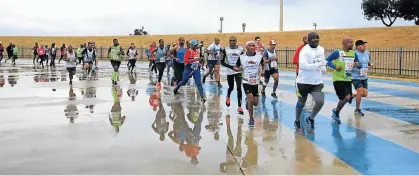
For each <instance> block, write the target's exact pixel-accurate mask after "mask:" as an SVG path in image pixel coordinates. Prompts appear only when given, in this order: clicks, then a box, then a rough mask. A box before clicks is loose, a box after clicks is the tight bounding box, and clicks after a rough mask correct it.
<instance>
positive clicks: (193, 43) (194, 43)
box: [190, 40, 199, 45]
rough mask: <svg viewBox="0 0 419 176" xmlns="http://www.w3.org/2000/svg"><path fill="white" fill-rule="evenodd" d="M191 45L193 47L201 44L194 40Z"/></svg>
mask: <svg viewBox="0 0 419 176" xmlns="http://www.w3.org/2000/svg"><path fill="white" fill-rule="evenodd" d="M190 43H191V45H198V44H199V43H198V40H192V41H191V42H190Z"/></svg>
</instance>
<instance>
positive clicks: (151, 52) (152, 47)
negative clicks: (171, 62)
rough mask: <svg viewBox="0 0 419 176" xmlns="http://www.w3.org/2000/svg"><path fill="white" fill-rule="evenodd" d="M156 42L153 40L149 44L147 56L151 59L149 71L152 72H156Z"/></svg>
mask: <svg viewBox="0 0 419 176" xmlns="http://www.w3.org/2000/svg"><path fill="white" fill-rule="evenodd" d="M156 49H157V48H156V42H153V43H152V44H151V45H150V50H149V55H150V56H149V57H150V61H151V72H153V70H154V72H155V73H156V74H157V68H156Z"/></svg>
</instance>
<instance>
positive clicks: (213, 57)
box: [202, 37, 222, 89]
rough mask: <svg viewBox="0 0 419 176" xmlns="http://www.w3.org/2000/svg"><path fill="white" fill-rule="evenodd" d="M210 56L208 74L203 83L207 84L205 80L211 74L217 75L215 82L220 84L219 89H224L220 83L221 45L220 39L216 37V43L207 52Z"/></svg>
mask: <svg viewBox="0 0 419 176" xmlns="http://www.w3.org/2000/svg"><path fill="white" fill-rule="evenodd" d="M205 52H206V53H207V54H208V59H207V62H208V72H207V73H206V74H205V75H204V77H203V78H202V83H204V84H205V79H206V78H207V76H208V75H210V74H211V73H214V74H215V80H216V81H217V83H218V88H220V89H221V88H222V86H221V83H220V63H221V62H220V52H221V45H220V39H219V38H218V37H216V38H215V39H214V42H213V43H212V44H211V45H209V46H208V48H207V50H206V51H205Z"/></svg>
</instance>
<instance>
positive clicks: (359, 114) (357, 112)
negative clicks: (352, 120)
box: [354, 109, 364, 116]
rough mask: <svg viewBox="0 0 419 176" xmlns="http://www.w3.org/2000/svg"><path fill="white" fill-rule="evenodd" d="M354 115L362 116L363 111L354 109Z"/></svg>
mask: <svg viewBox="0 0 419 176" xmlns="http://www.w3.org/2000/svg"><path fill="white" fill-rule="evenodd" d="M354 115H356V116H364V113H362V111H361V110H360V109H355V111H354Z"/></svg>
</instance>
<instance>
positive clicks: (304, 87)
mask: <svg viewBox="0 0 419 176" xmlns="http://www.w3.org/2000/svg"><path fill="white" fill-rule="evenodd" d="M323 88H324V85H323V83H322V84H318V85H312V84H301V83H297V95H298V97H307V96H308V94H309V93H312V92H323Z"/></svg>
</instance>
